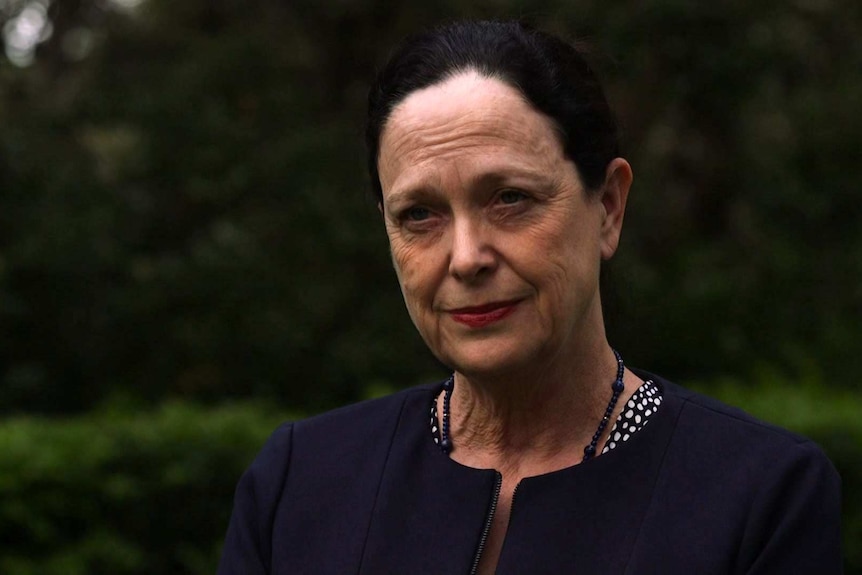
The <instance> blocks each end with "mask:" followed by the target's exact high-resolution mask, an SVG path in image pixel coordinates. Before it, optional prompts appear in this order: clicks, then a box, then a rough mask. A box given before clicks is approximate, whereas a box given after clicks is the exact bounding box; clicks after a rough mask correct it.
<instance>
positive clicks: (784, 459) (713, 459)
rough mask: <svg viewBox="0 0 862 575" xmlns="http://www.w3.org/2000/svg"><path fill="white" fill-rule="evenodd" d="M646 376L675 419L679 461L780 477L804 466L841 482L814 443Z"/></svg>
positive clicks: (659, 378)
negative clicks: (690, 460)
mask: <svg viewBox="0 0 862 575" xmlns="http://www.w3.org/2000/svg"><path fill="white" fill-rule="evenodd" d="M641 373H645V372H641ZM646 375H647V376H648V377H649V378H650V379H652V380H653V381H654V382H656V383H657V384H658V386H659V388H660V389H661V392H662V394H663V401H664V403H663V407H664V408H668V409H667V410H668V412H670V413H668V414H666V415H670V416H671V417H673V418H674V419H675V421H674V425H673V428H674V431H673V439H672V441H671V443H670V447H672V451H674V452H676V455H677V456H678V455H680V454H682V455H683V456H684V457H686V458H688V457H694V456H697V457H700V458H702V462H701V464H702V465H703V466H705V467H707V468H709V467H713V466H715V467H722V466H725V469H727V468H732V469H736V470H737V471H739V470H741V469H743V468H745V467H751V468H755V467H756V468H758V469H761V470H762V469H764V468H770V467H771V468H772V470H773V471H775V472H776V473H780V470H781V469H785V470H786V469H788V468H795V467H797V466H803V467H807V468H809V469H814V468H819V469H820V470H821V472H822V473H824V474H826V475H830V476H835V477H836V478H837V473H836V472H835V469H834V467H833V466H832V463H831V462H830V461H829V459H828V457H827V456H826V454H825V453H824V452H823V450H822V449H821V448H820V446H818V445H817V444H816V443H815V442H814V441H812V440H811V439H809V438H807V437H805V436H803V435H800V434H799V433H796V432H793V431H790V430H788V429H785V428H783V427H780V426H778V425H774V424H772V423H769V422H766V421H763V420H761V419H759V418H757V417H754V416H752V415H750V414H749V413H747V412H745V411H744V410H742V409H740V408H738V407H734V406H731V405H728V404H726V403H723V402H721V401H719V400H717V399H714V398H712V397H708V396H706V395H704V394H702V393H698V392H696V391H692V390H690V389H686V388H684V387H682V386H679V385H676V384H674V383H671V382H670V381H668V380H666V379H664V378H661V377H658V376H654V375H652V374H646ZM671 457H673V455H672V456H671ZM727 466H729V467H727Z"/></svg>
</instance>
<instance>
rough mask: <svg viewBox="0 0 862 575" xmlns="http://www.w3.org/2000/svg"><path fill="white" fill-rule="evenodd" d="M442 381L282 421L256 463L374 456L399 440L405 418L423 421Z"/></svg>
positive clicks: (262, 465) (336, 459) (269, 465)
mask: <svg viewBox="0 0 862 575" xmlns="http://www.w3.org/2000/svg"><path fill="white" fill-rule="evenodd" d="M439 385H440V384H427V385H419V386H415V387H411V388H408V389H405V390H402V391H397V392H395V393H392V394H389V395H386V396H384V397H379V398H374V399H367V400H364V401H360V402H358V403H354V404H350V405H346V406H342V407H339V408H336V409H332V410H330V411H326V412H323V413H320V414H316V415H313V416H310V417H307V418H304V419H299V420H293V421H286V422H284V423H282V424H281V425H279V427H278V428H276V430H275V431H274V432H273V433H272V435H271V436H270V437H269V439H268V440H267V442H266V444H265V445H264V447H263V449H261V451H260V453H259V454H258V457H257V458H256V461H255V462H254V464H253V467H254V466H258V467H263V468H268V469H273V468H276V467H278V466H274V465H273V463H274V461H276V460H277V461H280V462H283V463H286V462H287V460H288V458H290V459H294V460H295V459H297V458H301V457H305V456H310V457H312V458H313V459H315V460H318V461H321V460H323V459H329V460H332V461H333V463H336V462H338V461H342V462H344V461H345V460H349V459H351V458H352V457H355V456H357V455H361V456H365V457H367V456H370V455H371V454H372V453H374V452H376V451H379V448H380V447H383V446H388V445H389V444H391V442H392V440H393V435H394V433H395V429H396V427H397V426H398V424H399V422H400V421H402V420H404V419H406V418H411V419H412V420H414V421H417V422H418V421H423V419H422V417H421V411H422V410H424V409H425V407H430V403H431V399H432V398H433V394H434V390H435V389H437V388H439Z"/></svg>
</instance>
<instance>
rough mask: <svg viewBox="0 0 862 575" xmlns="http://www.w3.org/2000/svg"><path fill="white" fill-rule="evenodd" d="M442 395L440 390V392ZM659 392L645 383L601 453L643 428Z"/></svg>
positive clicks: (434, 428) (436, 433)
mask: <svg viewBox="0 0 862 575" xmlns="http://www.w3.org/2000/svg"><path fill="white" fill-rule="evenodd" d="M441 393H442V390H441ZM438 397H439V394H438V395H437V396H435V397H434V399H433V400H432V401H431V437H433V438H434V443H436V444H437V445H440V421H439V419H438V417H437V398H438ZM661 399H662V397H661V392H660V391H659V389H658V386H657V385H656V384H655V383H653V381H652V380H648V381H645V382H644V383H643V385H641V386H640V387H639V388H637V390H636V391H635V392H634V394H633V395H632V396H631V398H630V399H629V400H628V401H627V402H626V405H625V407H624V408H623V412H622V413H620V416H619V417H618V418H617V420H616V422H615V423H614V427H613V429H611V434H610V436H609V437H608V439H607V441H605V446H604V448H602V453H607V452H608V451H610V450H611V449H614V448H615V447H617V446H618V445H619V444H621V443H625V442H626V441H628V440H629V439H631V437H632V436H633V435H634V434H635V433H637V432H638V431H640V430H641V429H643V428H644V426H645V425H646V424H647V423H649V420H650V418H651V417H653V416H654V415H655V414H656V412H657V411H658V408H659V406H660V405H661Z"/></svg>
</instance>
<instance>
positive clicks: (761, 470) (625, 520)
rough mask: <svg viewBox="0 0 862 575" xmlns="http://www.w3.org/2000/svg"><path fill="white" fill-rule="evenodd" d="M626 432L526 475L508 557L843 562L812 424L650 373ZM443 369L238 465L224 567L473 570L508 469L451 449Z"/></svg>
mask: <svg viewBox="0 0 862 575" xmlns="http://www.w3.org/2000/svg"><path fill="white" fill-rule="evenodd" d="M644 376H647V377H651V378H652V379H653V380H654V381H655V382H656V383H657V384H658V385H659V387H660V388H661V390H662V393H663V394H664V402H663V403H662V406H661V409H659V411H658V412H657V414H656V415H655V416H653V417H652V418H651V419H650V421H649V424H648V425H647V426H646V427H644V428H643V429H642V430H641V431H639V432H638V433H637V434H636V435H635V436H633V437H632V439H631V440H630V441H628V442H625V443H623V444H620V445H619V446H618V447H617V448H616V449H614V450H613V451H611V452H609V453H607V454H605V455H602V456H600V457H596V458H595V459H593V460H591V461H588V462H586V463H584V464H581V465H576V466H574V467H571V468H567V469H563V470H561V471H556V472H553V473H549V474H546V475H541V476H537V477H532V478H528V479H524V480H523V481H522V482H521V484H520V485H519V486H518V489H517V491H516V494H515V499H514V502H513V505H512V514H511V521H510V523H509V527H508V530H507V533H506V540H505V543H504V546H503V550H502V553H501V556H500V561H499V564H498V567H497V573H498V574H500V575H509V574H519V575H524V574H530V575H532V574H544V573H547V574H554V575H557V574H562V573H582V574H588V575H615V574H628V575H648V574H655V575H676V574H680V575H713V574H714V575H719V574H721V575H725V574H739V575H742V574H746V575H766V574H770V575H772V574H775V575H778V574H780V575H791V574H800V575H803V574H804V575H834V574H839V573H842V566H841V565H842V560H841V552H840V481H839V478H838V475H837V473H836V472H835V470H834V468H833V467H832V465H831V463H830V462H829V460H828V459H827V458H826V457H825V456H824V455H823V453H822V452H821V451H820V449H819V448H818V447H817V446H816V445H815V444H814V443H812V442H811V441H809V440H806V439H805V438H802V437H799V436H797V435H794V434H792V433H790V432H788V431H785V430H782V429H780V428H777V427H774V426H771V425H768V424H765V423H762V422H760V421H758V420H756V419H754V418H752V417H750V416H748V415H746V414H745V413H743V412H741V411H739V410H737V409H734V408H730V407H728V406H725V405H723V404H721V403H719V402H716V401H714V400H711V399H709V398H706V397H704V396H701V395H698V394H695V393H692V392H689V391H686V390H684V389H682V388H680V387H677V386H675V385H673V384H671V383H669V382H667V381H664V380H662V379H661V378H658V377H654V376H651V375H648V374H644ZM439 389H440V387H439V386H425V387H418V388H414V389H410V390H407V391H404V392H401V393H397V394H394V395H392V396H389V397H386V398H383V399H378V400H373V401H368V402H364V403H360V404H357V405H353V406H349V407H345V408H341V409H338V410H335V411H332V412H329V413H326V414H323V415H320V416H317V417H313V418H310V419H307V420H304V421H299V422H296V423H286V424H284V425H282V426H281V427H280V428H279V429H278V430H277V431H276V432H275V433H274V434H273V436H272V437H271V438H270V440H269V441H268V442H267V444H266V446H265V447H264V448H263V450H262V451H261V453H260V454H259V455H258V457H257V459H256V460H255V461H254V463H252V465H251V466H250V468H249V469H248V471H247V472H246V473H245V474H244V475H243V477H242V479H241V480H240V483H239V486H238V487H237V491H236V500H235V506H234V511H233V516H232V518H231V523H230V526H229V528H228V533H227V538H226V540H225V546H224V552H223V555H222V560H221V564H220V567H219V571H218V572H219V575H263V574H278V575H283V574H305V573H310V574H315V575H324V574H332V575H345V574H353V573H357V574H360V573H361V574H367V575H390V574H391V575H395V574H397V575H423V574H429V575H430V574H434V575H441V574H443V575H450V574H456V575H460V574H463V575H467V574H469V573H471V570H472V568H473V565H474V564H475V559H476V553H477V548H478V547H479V541H480V538H481V535H482V533H483V530H484V527H485V525H486V523H487V522H488V514H489V511H490V509H491V507H492V501H493V500H494V498H495V493H496V490H497V489H498V485H499V475H498V473H497V472H496V471H494V470H479V469H472V468H468V467H464V466H462V465H460V464H458V463H456V462H455V461H452V460H451V459H449V458H448V457H447V456H445V455H444V454H443V453H442V452H441V451H440V449H439V448H438V447H437V445H436V444H435V443H434V441H433V439H432V436H431V432H430V429H429V410H430V407H431V402H432V398H433V397H434V396H435V395H436V393H437V392H438V391H439Z"/></svg>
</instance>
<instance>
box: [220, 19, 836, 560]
mask: <svg viewBox="0 0 862 575" xmlns="http://www.w3.org/2000/svg"><path fill="white" fill-rule="evenodd" d="M369 102H370V103H369V123H368V132H367V133H368V146H369V159H370V162H369V168H370V172H371V176H372V182H373V183H374V186H375V189H376V193H377V198H378V201H379V208H380V211H381V214H382V217H383V221H384V224H385V226H386V232H387V234H388V236H389V242H390V248H391V252H392V260H393V263H394V267H395V270H396V273H397V276H398V280H399V282H400V285H401V289H402V292H403V295H404V301H405V303H406V305H407V309H408V311H409V313H410V317H411V318H412V320H413V322H414V323H415V325H416V327H417V329H418V330H419V332H420V334H421V335H422V337H423V338H424V340H425V342H426V343H427V345H428V346H429V348H430V349H431V350H432V351H433V352H434V354H435V355H436V356H437V357H438V358H439V359H440V360H441V361H442V362H443V363H444V364H446V365H448V366H450V367H451V369H452V371H453V375H452V377H450V378H449V379H448V380H447V381H446V382H444V383H442V384H438V385H434V386H426V387H420V388H416V389H411V390H408V391H405V392H402V393H399V394H395V395H393V396H390V397H388V398H385V399H381V400H375V401H371V402H366V403H362V404H359V405H355V406H351V407H347V408H343V409H340V410H337V411H334V412H331V413H328V414H324V415H322V416H318V417H315V418H311V419H309V420H305V421H301V422H297V423H289V424H285V425H284V426H282V427H281V428H280V429H279V430H277V431H276V433H275V434H274V435H273V437H272V438H271V439H270V441H269V442H268V443H267V445H266V446H265V447H264V449H263V451H262V453H261V454H260V455H259V456H258V458H257V459H256V460H255V462H254V463H253V464H252V466H251V467H250V469H249V470H248V471H247V472H246V474H245V475H244V476H243V478H242V480H241V482H240V485H239V487H238V488H237V494H236V504H235V509H234V514H233V517H232V520H231V525H230V528H229V530H228V535H227V540H226V543H225V550H224V555H223V558H222V564H221V567H220V573H222V574H228V573H231V574H233V573H236V574H240V573H243V574H258V573H316V574H317V573H338V574H343V573H368V574H375V575H379V574H390V573H391V574H395V573H398V574H411V575H415V574H421V573H429V574H431V573H435V574H453V573H464V574H467V573H481V574H489V573H505V574H508V573H512V574H514V573H520V574H523V573H571V572H579V573H589V574H615V573H629V574H647V573H656V574H658V573H661V574H676V573H680V574H692V573H696V574H699V575H707V574H730V573H734V574H736V573H738V574H743V573H745V574H766V573H770V574H771V573H812V574H813V573H817V574H833V573H840V572H841V558H840V550H839V539H840V534H839V499H840V496H839V480H838V478H837V475H836V473H835V471H834V469H833V468H832V466H831V464H830V463H829V461H828V460H827V459H826V458H825V457H824V455H823V454H822V453H821V451H820V450H819V449H818V448H817V447H816V446H815V445H813V444H812V443H811V442H810V441H807V440H805V439H803V438H800V437H797V436H795V435H793V434H791V433H789V432H786V431H783V430H780V429H777V428H775V427H772V426H769V425H767V424H764V423H761V422H758V421H756V420H754V419H752V418H751V417H749V416H747V415H745V414H744V413H741V412H740V411H738V410H735V409H732V408H729V407H726V406H724V405H721V404H719V403H717V402H714V401H712V400H709V399H707V398H705V397H701V396H699V395H696V394H693V393H690V392H687V391H684V390H682V389H680V388H678V387H676V386H674V385H673V384H671V383H669V382H667V381H665V380H663V379H661V378H659V377H657V376H654V375H650V374H648V373H646V372H642V371H633V370H630V369H628V368H626V367H625V365H624V363H623V359H622V358H621V356H620V355H619V354H618V353H617V352H616V351H614V350H613V349H612V348H611V346H610V345H609V344H608V341H607V339H606V337H605V330H604V323H603V319H602V307H601V299H600V296H599V269H600V265H601V262H602V260H606V259H608V258H610V257H611V256H612V255H613V254H614V252H615V251H616V249H617V244H618V242H619V238H620V232H621V229H622V222H623V215H624V213H625V206H626V199H627V196H628V192H629V187H630V185H631V182H632V171H631V168H630V166H629V164H628V163H627V162H626V161H625V160H624V159H622V158H620V157H619V153H618V149H617V138H616V131H615V127H614V122H613V120H612V116H611V113H610V110H609V109H608V106H607V104H606V101H605V98H604V95H603V93H602V90H601V87H600V86H599V84H598V83H597V81H596V79H595V77H594V76H593V74H592V72H591V71H590V69H589V67H588V66H587V64H586V63H585V62H584V60H583V58H582V57H581V56H580V55H579V54H578V52H577V51H576V50H574V49H573V48H571V47H570V46H569V45H567V44H566V43H564V42H562V41H561V40H559V39H557V38H554V37H552V36H549V35H546V34H543V33H541V32H538V31H535V30H532V29H529V28H526V27H524V26H522V25H520V24H518V23H499V22H462V23H456V24H452V25H448V26H445V27H442V28H438V29H436V30H433V31H431V32H428V33H425V34H422V35H419V36H417V37H414V38H412V39H410V40H408V41H407V42H406V43H405V44H404V45H403V46H402V47H401V49H400V50H399V51H398V52H396V53H395V55H394V56H393V57H392V59H391V61H390V62H389V63H388V65H387V66H386V67H385V68H384V69H383V71H382V72H381V74H380V77H379V79H378V82H377V84H376V86H375V87H374V89H373V90H372V93H371V96H370V100H369ZM429 415H430V417H429Z"/></svg>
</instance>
